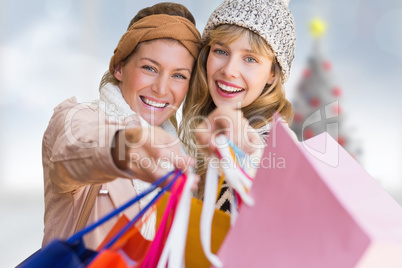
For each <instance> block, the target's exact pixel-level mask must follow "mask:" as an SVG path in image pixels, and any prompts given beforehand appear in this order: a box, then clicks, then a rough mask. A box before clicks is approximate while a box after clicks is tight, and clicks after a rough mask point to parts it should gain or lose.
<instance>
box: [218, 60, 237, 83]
mask: <svg viewBox="0 0 402 268" xmlns="http://www.w3.org/2000/svg"><path fill="white" fill-rule="evenodd" d="M239 67H240V66H239V61H238V60H236V59H235V58H234V57H230V58H229V59H228V60H227V61H226V62H225V64H224V65H223V66H222V69H221V70H222V73H223V74H224V75H225V76H227V77H232V78H237V77H239V76H240V69H239Z"/></svg>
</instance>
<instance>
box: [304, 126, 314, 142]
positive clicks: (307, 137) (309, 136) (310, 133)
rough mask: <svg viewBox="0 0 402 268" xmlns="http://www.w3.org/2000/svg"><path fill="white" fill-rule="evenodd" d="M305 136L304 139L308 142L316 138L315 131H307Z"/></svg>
mask: <svg viewBox="0 0 402 268" xmlns="http://www.w3.org/2000/svg"><path fill="white" fill-rule="evenodd" d="M303 134H304V135H303V136H304V139H305V140H307V139H310V138H312V137H313V136H314V131H312V130H311V129H305V130H304V133H303Z"/></svg>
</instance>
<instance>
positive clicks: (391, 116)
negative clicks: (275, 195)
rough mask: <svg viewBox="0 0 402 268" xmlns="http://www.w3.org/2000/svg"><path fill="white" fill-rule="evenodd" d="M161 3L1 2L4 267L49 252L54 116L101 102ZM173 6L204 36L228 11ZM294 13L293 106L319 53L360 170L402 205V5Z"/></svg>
mask: <svg viewBox="0 0 402 268" xmlns="http://www.w3.org/2000/svg"><path fill="white" fill-rule="evenodd" d="M158 2H159V1H154V0H147V1H138V0H131V1H128V0H125V1H123V0H121V1H106V0H80V1H78V0H32V1H21V0H0V127H1V131H0V148H1V150H0V213H1V215H2V216H1V220H0V227H1V228H0V252H1V255H2V257H1V259H0V263H2V264H1V266H2V267H14V266H15V265H17V264H18V263H19V262H21V261H22V260H23V259H24V258H26V257H27V256H28V255H29V254H31V253H33V252H34V251H35V250H37V249H38V248H39V247H40V245H41V239H42V232H43V210H44V208H43V181H42V163H41V141H42V135H43V133H44V131H45V129H46V126H47V123H48V121H49V119H50V117H51V115H52V113H53V108H54V107H55V106H56V105H57V104H59V103H60V102H61V101H63V100H64V99H66V98H69V97H71V96H76V97H77V99H78V101H80V102H88V101H92V100H94V99H96V98H97V95H98V85H99V81H100V79H101V77H102V75H103V73H104V72H105V71H106V70H107V69H108V64H109V59H110V57H111V55H112V53H113V50H114V48H115V47H116V45H117V43H118V41H119V39H120V37H121V35H122V34H123V33H124V32H125V30H126V27H127V25H128V23H129V21H130V20H131V18H132V17H133V16H134V15H135V13H136V12H137V11H138V10H139V9H141V8H143V7H146V6H150V5H153V4H155V3H158ZM174 2H177V3H182V4H184V5H185V6H187V7H188V8H189V10H190V11H191V12H193V14H194V17H195V19H196V21H197V28H198V29H199V30H200V31H202V30H203V27H204V26H205V24H206V21H207V19H208V17H209V15H210V14H211V12H212V11H213V10H214V9H215V8H216V7H217V6H218V5H219V4H220V3H221V1H220V0H203V1H198V0H187V1H185V0H182V1H174ZM290 10H291V11H292V13H293V15H294V18H295V22H296V31H297V42H296V57H295V60H294V62H293V66H292V71H291V76H290V80H289V81H288V83H287V84H286V91H287V96H288V98H289V100H291V101H292V102H294V103H297V102H302V100H301V99H300V98H301V97H300V94H299V93H298V91H299V90H300V88H302V87H303V85H304V84H306V83H307V84H308V83H313V81H310V82H308V81H307V82H306V79H308V78H309V77H311V74H312V75H314V74H315V73H316V72H317V70H313V69H312V68H311V59H314V57H317V55H316V54H315V52H316V51H317V47H318V48H319V51H320V56H319V61H320V62H322V63H323V65H322V66H323V68H324V69H325V70H326V71H327V72H328V74H327V75H326V76H325V80H326V81H329V84H330V85H331V86H330V87H328V88H327V89H326V90H333V88H334V87H336V89H337V90H338V91H337V92H338V93H339V92H341V98H339V106H340V107H342V120H340V121H339V124H340V127H341V128H342V129H344V130H343V135H344V137H346V138H348V142H349V145H350V143H351V142H353V144H352V145H353V148H358V153H357V154H358V155H357V159H358V161H359V162H360V164H361V165H362V166H363V167H364V168H365V169H366V170H367V172H369V173H370V174H371V175H372V176H373V177H374V178H375V179H376V180H377V181H378V182H379V183H380V184H381V185H382V186H383V188H384V189H385V190H386V191H388V192H389V193H390V194H391V195H392V196H393V198H394V199H395V200H396V201H397V202H399V203H400V204H402V141H401V137H402V90H401V89H402V88H401V87H402V86H401V85H402V49H401V48H402V2H401V1H400V0H381V1H380V0H364V1H362V0H338V1H330V0H291V1H290ZM314 19H316V20H315V22H317V19H318V21H319V22H320V23H319V24H318V26H317V24H312V23H311V22H312V20H314ZM312 25H313V26H312ZM314 25H315V27H319V28H320V27H321V28H320V29H323V31H321V34H320V36H319V37H317V36H316V35H313V34H312V31H313V33H314ZM323 25H324V26H325V27H322V26H323ZM314 55H315V56H314ZM316 59H317V58H316ZM312 77H314V76H312ZM326 85H327V84H326ZM339 90H340V91H339ZM319 100H321V101H326V100H328V97H327V99H325V98H321V99H319ZM311 105H313V106H314V105H315V106H317V102H314V101H313V102H310V106H311ZM304 134H305V135H307V134H308V135H311V134H314V133H313V132H309V133H307V134H306V133H304ZM308 135H307V136H308ZM343 142H344V141H343Z"/></svg>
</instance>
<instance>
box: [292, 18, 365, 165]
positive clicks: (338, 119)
mask: <svg viewBox="0 0 402 268" xmlns="http://www.w3.org/2000/svg"><path fill="white" fill-rule="evenodd" d="M325 30H326V24H325V22H324V21H322V20H320V19H314V20H312V21H311V22H310V31H311V34H312V36H313V38H314V44H313V50H312V54H311V56H310V58H309V60H308V65H307V67H306V68H305V70H304V71H303V77H302V81H301V82H300V84H299V85H298V87H297V89H296V90H295V94H294V99H293V100H292V105H293V109H294V112H295V116H294V120H293V123H292V125H291V128H292V129H293V131H295V133H296V134H297V137H298V139H299V141H303V140H306V139H309V138H311V137H313V136H316V135H318V134H321V133H323V132H328V134H330V135H331V136H332V137H333V138H334V139H335V140H337V141H338V143H339V144H340V145H341V146H342V147H343V148H345V150H347V151H348V152H349V153H350V154H351V155H352V156H354V157H355V158H356V159H357V160H358V159H359V158H360V156H361V153H362V152H361V148H360V146H358V145H357V144H356V141H353V140H352V137H351V136H350V132H351V129H347V128H345V123H344V122H345V117H346V116H345V114H344V112H343V109H342V106H341V105H340V102H341V97H342V89H341V87H340V86H339V85H338V84H337V83H336V81H335V80H334V79H333V76H332V72H331V71H332V64H331V62H330V61H328V60H326V59H325V58H324V56H323V55H322V52H321V47H320V40H321V38H322V36H323V35H324V33H325Z"/></svg>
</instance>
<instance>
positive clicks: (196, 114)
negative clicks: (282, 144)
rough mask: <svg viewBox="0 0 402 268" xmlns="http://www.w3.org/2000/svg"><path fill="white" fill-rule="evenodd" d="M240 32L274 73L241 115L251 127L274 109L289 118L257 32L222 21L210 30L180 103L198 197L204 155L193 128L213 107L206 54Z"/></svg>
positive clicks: (278, 77) (289, 111)
mask: <svg viewBox="0 0 402 268" xmlns="http://www.w3.org/2000/svg"><path fill="white" fill-rule="evenodd" d="M244 34H247V35H248V38H249V43H250V46H251V49H252V50H253V51H255V52H256V53H258V54H261V55H264V56H267V57H268V58H270V59H271V60H272V61H273V63H272V69H271V71H272V72H273V73H274V75H275V80H274V82H273V83H272V85H266V86H265V88H264V90H263V91H262V93H261V95H260V96H259V97H258V98H257V99H256V100H255V101H253V102H252V103H251V104H250V105H248V106H246V107H243V108H242V109H241V110H242V112H243V114H244V116H245V117H246V118H247V119H248V120H249V123H250V125H251V126H252V127H253V128H254V129H258V128H261V127H263V126H264V125H266V124H267V123H268V122H270V121H271V120H272V117H273V115H274V113H275V112H278V113H279V114H280V115H281V116H282V118H284V119H285V120H286V121H287V122H288V123H291V120H292V118H293V109H292V105H291V104H290V102H289V101H288V100H287V99H286V97H285V90H284V88H283V85H282V84H283V83H282V72H281V68H280V66H279V64H278V62H277V61H276V57H275V56H274V53H273V51H272V49H271V48H270V46H269V45H268V44H267V43H266V41H265V40H264V39H263V38H262V37H261V36H259V35H258V34H256V33H254V32H252V31H250V30H248V29H246V28H243V27H239V26H236V25H229V24H223V25H220V26H218V27H217V28H215V29H213V30H211V33H210V35H209V38H208V40H204V46H203V48H202V49H201V51H200V54H199V57H198V60H197V64H196V71H195V74H194V77H193V79H192V82H191V84H190V88H189V91H188V93H187V96H186V99H185V101H184V104H183V119H182V122H181V124H180V127H179V137H180V138H181V140H182V142H183V144H184V146H185V148H186V150H187V152H188V153H189V154H190V155H192V156H195V157H196V159H197V164H196V171H197V174H198V175H200V177H201V181H200V183H199V187H198V197H199V198H202V197H203V192H204V183H205V175H206V170H207V167H206V164H207V163H206V162H207V161H206V159H207V158H206V157H205V155H204V154H203V153H201V152H199V151H197V148H196V142H195V133H194V131H193V130H195V129H196V127H197V126H198V125H199V124H200V123H201V122H202V120H204V119H205V117H206V116H208V114H209V113H210V112H212V111H213V110H214V109H215V108H216V106H215V104H214V102H213V100H212V97H211V95H210V94H209V89H208V83H207V71H206V62H207V59H208V54H209V51H210V48H211V46H212V45H213V44H216V43H217V42H221V41H222V40H226V44H230V43H232V42H234V41H236V40H237V39H238V38H239V37H241V36H242V35H244Z"/></svg>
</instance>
